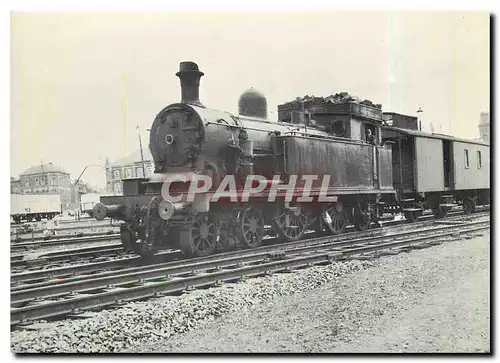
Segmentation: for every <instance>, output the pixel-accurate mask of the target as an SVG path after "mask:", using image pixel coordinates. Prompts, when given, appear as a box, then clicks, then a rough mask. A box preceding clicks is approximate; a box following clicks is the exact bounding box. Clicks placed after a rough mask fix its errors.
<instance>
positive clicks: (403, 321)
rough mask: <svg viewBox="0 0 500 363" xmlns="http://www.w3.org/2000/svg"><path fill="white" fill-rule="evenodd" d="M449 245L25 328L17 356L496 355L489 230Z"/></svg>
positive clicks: (17, 335)
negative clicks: (492, 331)
mask: <svg viewBox="0 0 500 363" xmlns="http://www.w3.org/2000/svg"><path fill="white" fill-rule="evenodd" d="M488 219H489V218H488ZM389 234H390V233H388V235H389ZM440 240H441V241H442V243H441V244H439V245H434V246H431V247H429V246H427V247H426V248H423V249H411V250H407V251H405V252H399V253H397V254H394V255H389V256H381V257H377V258H366V259H364V258H360V259H348V260H346V261H336V262H333V263H330V264H326V265H314V266H310V267H307V268H304V269H296V270H295V269H292V270H286V271H283V272H281V273H273V274H269V275H268V276H261V277H254V278H249V279H240V280H238V282H226V283H223V284H220V286H217V287H210V288H206V289H194V290H191V289H188V290H187V291H186V290H185V291H184V293H182V294H177V295H174V296H163V297H156V298H149V299H146V300H143V301H135V302H128V303H125V302H123V303H118V304H115V305H114V306H112V307H107V308H103V309H100V310H98V311H85V312H83V313H82V314H75V315H74V316H73V317H69V318H65V319H63V320H56V321H48V322H47V321H43V320H42V321H39V322H36V323H34V324H27V325H24V326H23V325H20V326H18V327H17V328H16V329H14V330H12V332H11V350H12V352H14V353H23V352H67V353H75V352H82V353H83V352H85V353H91V352H339V353H354V352H405V353H406V352H489V351H490V313H489V312H490V288H489V286H490V281H489V279H490V255H489V254H490V230H489V229H482V230H480V231H475V232H473V233H469V234H466V235H461V236H460V238H457V236H456V235H450V236H447V237H442V238H440Z"/></svg>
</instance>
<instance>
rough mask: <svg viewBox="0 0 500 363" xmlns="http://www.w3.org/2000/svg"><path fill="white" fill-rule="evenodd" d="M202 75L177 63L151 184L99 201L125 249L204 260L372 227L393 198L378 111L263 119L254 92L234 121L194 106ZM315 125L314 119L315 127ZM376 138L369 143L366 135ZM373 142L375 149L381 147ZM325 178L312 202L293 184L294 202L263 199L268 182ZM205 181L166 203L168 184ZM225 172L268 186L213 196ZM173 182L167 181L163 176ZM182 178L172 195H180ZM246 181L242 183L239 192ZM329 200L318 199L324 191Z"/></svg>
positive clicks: (155, 134) (281, 196) (344, 108)
mask: <svg viewBox="0 0 500 363" xmlns="http://www.w3.org/2000/svg"><path fill="white" fill-rule="evenodd" d="M202 75H203V73H201V72H199V70H198V67H197V66H196V65H195V64H194V63H191V62H183V63H181V71H180V72H179V73H177V76H179V78H180V80H181V89H182V102H181V103H178V104H172V105H169V106H167V107H166V108H165V109H163V110H162V111H161V112H160V113H159V114H158V116H157V117H156V119H155V120H154V122H153V125H152V127H151V133H150V149H151V153H152V155H153V158H154V162H155V174H154V175H153V176H152V177H150V178H149V179H128V180H124V181H123V183H124V184H123V191H124V193H123V194H124V195H123V196H112V197H103V198H102V199H101V202H102V203H101V204H99V205H98V206H97V207H96V208H95V210H94V214H95V216H96V218H98V219H99V218H104V217H106V216H109V217H112V218H115V219H121V220H123V221H124V223H123V225H122V228H121V234H122V241H123V244H124V245H125V246H126V248H128V249H133V250H135V251H137V252H138V253H140V254H142V255H149V254H152V253H154V252H155V251H157V250H158V249H163V248H180V249H181V250H182V251H184V252H185V253H186V254H187V255H198V256H199V255H206V254H210V253H213V252H216V251H221V250H228V249H233V248H239V247H255V246H258V245H260V244H261V243H262V240H263V238H264V237H265V236H266V235H267V236H274V237H276V238H279V239H283V240H288V241H292V240H297V239H299V238H301V237H302V236H303V235H304V233H305V232H306V230H309V229H315V230H326V231H328V232H330V233H341V232H343V231H344V229H345V227H346V225H347V224H349V223H353V224H354V225H355V226H356V227H357V228H358V229H360V230H364V229H366V228H368V227H369V225H370V223H371V222H373V221H376V220H377V217H378V215H379V214H380V211H381V209H380V204H379V202H380V200H381V198H382V197H383V196H384V195H393V194H394V190H393V188H392V182H391V180H392V174H391V173H392V168H391V148H390V145H382V146H380V126H381V119H382V113H381V111H380V110H378V109H375V108H371V107H369V106H365V105H356V104H347V105H340V106H341V107H340V108H339V109H337V110H334V109H326V110H324V109H321V110H320V111H321V112H319V113H317V117H316V119H315V120H310V119H309V118H306V117H305V115H304V113H303V112H302V113H292V115H291V117H290V119H289V120H285V121H286V122H273V121H269V120H267V119H266V118H267V105H266V101H265V98H264V97H263V96H261V95H260V94H258V93H257V92H256V91H250V92H247V93H246V94H244V95H243V96H242V98H241V99H240V105H239V106H240V115H238V116H235V115H232V114H230V113H227V112H224V111H220V110H213V109H210V108H206V107H204V106H203V105H202V104H201V103H200V101H199V99H198V86H199V79H200V77H201V76H202ZM316 120H317V121H316ZM366 127H370V128H371V129H372V130H373V132H374V135H376V137H377V139H378V140H377V141H378V142H376V143H374V145H372V144H367V143H366V142H365V141H364V140H363V138H364V129H365V128H366ZM377 144H378V145H377ZM309 174H313V175H317V176H318V180H319V179H321V177H322V176H324V175H328V176H330V181H329V183H328V185H327V186H326V188H325V186H323V187H322V185H320V184H318V183H316V184H314V183H313V185H312V187H311V188H310V192H309V193H308V195H309V196H310V197H311V200H310V201H307V202H303V201H301V199H300V197H301V196H302V193H303V191H304V185H300V182H298V183H297V187H296V188H295V189H294V191H293V196H292V198H291V199H290V200H287V199H285V197H286V196H287V194H286V193H285V192H281V191H279V192H278V194H277V195H278V198H277V200H276V201H275V202H269V201H268V199H267V197H268V196H269V195H268V193H269V190H270V189H269V188H271V186H272V184H273V179H276V176H278V180H275V181H274V182H275V183H278V185H287V184H288V183H289V182H290V177H291V176H293V175H298V176H301V175H309ZM173 175H176V176H179V175H182V176H183V177H185V178H186V180H189V179H190V178H192V176H193V175H208V176H210V177H211V180H212V181H213V185H212V188H211V189H210V191H208V192H206V193H201V194H200V195H197V196H196V197H195V199H194V200H193V201H192V202H187V201H184V200H182V199H181V200H177V201H175V202H171V201H168V200H164V199H165V198H164V194H163V193H162V191H163V188H164V187H165V186H164V185H165V184H164V182H165V179H168V178H169V177H171V176H173ZM227 175H236V176H237V179H238V180H244V179H245V178H246V177H247V176H250V175H260V176H264V177H265V178H266V182H267V183H268V187H266V189H265V190H263V191H262V192H260V193H257V194H256V195H252V196H251V197H250V199H249V200H248V201H242V200H241V199H236V200H232V199H231V198H225V199H224V198H222V199H221V200H219V201H218V202H212V201H211V200H210V196H211V195H212V192H213V190H215V189H216V188H217V187H218V186H219V184H220V183H221V182H222V181H223V180H224V178H225V176H227ZM169 180H171V179H169ZM186 180H184V181H177V182H172V183H171V184H170V189H171V190H173V194H175V192H176V191H177V192H179V193H182V192H185V191H186V188H187V186H186V185H187V183H186ZM242 185H243V184H238V185H237V187H238V192H237V194H238V195H240V194H241V188H242ZM321 193H323V194H324V195H325V196H329V197H330V200H329V201H327V202H324V201H322V200H321V198H320V194H321Z"/></svg>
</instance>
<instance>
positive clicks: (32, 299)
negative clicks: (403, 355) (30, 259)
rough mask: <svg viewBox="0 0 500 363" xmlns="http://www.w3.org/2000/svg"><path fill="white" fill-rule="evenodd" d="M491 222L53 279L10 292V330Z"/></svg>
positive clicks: (373, 253)
mask: <svg viewBox="0 0 500 363" xmlns="http://www.w3.org/2000/svg"><path fill="white" fill-rule="evenodd" d="M489 228H490V226H489V220H488V221H475V222H462V223H460V224H457V223H453V224H451V225H440V226H437V227H432V228H426V229H418V230H411V231H405V232H399V233H393V234H391V235H381V234H378V235H372V236H365V237H359V238H354V239H353V238H344V239H342V240H339V239H338V238H336V237H343V236H344V237H345V236H347V235H348V234H346V235H343V236H342V235H341V236H335V237H333V238H332V237H331V236H328V237H319V238H313V239H309V240H303V241H297V242H290V243H284V244H278V245H272V246H262V247H259V248H256V249H252V250H243V251H235V252H228V253H223V254H219V255H212V256H208V257H205V258H197V259H191V260H188V261H174V262H168V263H163V264H156V265H150V266H142V267H134V268H128V269H123V270H121V271H110V272H101V273H98V274H94V275H92V276H87V277H85V276H78V277H71V278H68V279H63V280H59V281H57V280H52V281H46V282H42V283H38V284H35V285H21V286H14V287H12V289H11V306H12V308H11V325H16V324H19V323H22V322H26V321H27V320H28V321H33V320H37V319H47V318H54V317H60V316H65V315H69V314H75V313H78V312H79V311H80V310H89V309H90V310H92V309H102V308H104V307H109V306H113V305H117V304H118V305H120V304H121V303H124V302H126V301H132V300H137V299H145V298H150V297H154V296H161V295H162V294H166V293H178V292H182V291H184V290H186V289H189V288H197V287H205V286H212V285H217V284H221V283H223V282H227V281H233V280H237V279H241V278H245V277H251V276H258V275H262V274H267V273H272V272H277V271H287V270H289V269H293V268H300V267H306V266H310V265H314V264H322V263H332V262H335V261H338V260H342V259H348V258H374V257H378V256H380V255H384V254H396V253H399V252H401V251H407V250H411V249H415V248H425V247H428V246H430V245H436V244H440V243H443V242H445V241H446V239H447V238H448V239H449V238H451V239H456V238H458V237H459V236H460V235H464V234H469V235H470V234H474V233H476V232H478V231H481V230H485V229H489Z"/></svg>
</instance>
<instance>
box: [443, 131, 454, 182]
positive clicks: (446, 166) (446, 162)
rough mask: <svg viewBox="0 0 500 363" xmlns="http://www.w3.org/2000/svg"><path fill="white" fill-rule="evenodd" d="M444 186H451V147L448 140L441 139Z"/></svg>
mask: <svg viewBox="0 0 500 363" xmlns="http://www.w3.org/2000/svg"><path fill="white" fill-rule="evenodd" d="M443 173H444V187H445V188H453V185H454V180H453V147H452V143H451V141H450V140H443Z"/></svg>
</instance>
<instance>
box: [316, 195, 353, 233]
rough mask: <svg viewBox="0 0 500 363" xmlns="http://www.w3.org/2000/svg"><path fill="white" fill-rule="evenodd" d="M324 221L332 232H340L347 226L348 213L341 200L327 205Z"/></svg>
mask: <svg viewBox="0 0 500 363" xmlns="http://www.w3.org/2000/svg"><path fill="white" fill-rule="evenodd" d="M322 217H323V222H324V224H325V225H326V226H327V228H328V230H329V231H330V233H331V234H340V233H343V232H344V231H345V228H346V226H347V214H346V213H345V211H344V205H343V204H342V203H341V202H338V203H336V204H335V205H332V206H329V207H325V208H324V211H323V216H322Z"/></svg>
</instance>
